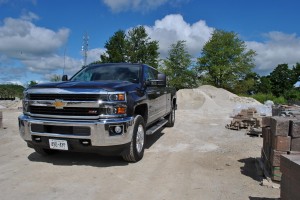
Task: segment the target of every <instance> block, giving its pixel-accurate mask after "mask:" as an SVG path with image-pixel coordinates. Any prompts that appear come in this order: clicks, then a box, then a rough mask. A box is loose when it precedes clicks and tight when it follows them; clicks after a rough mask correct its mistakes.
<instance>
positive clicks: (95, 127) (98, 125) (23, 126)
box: [19, 115, 134, 147]
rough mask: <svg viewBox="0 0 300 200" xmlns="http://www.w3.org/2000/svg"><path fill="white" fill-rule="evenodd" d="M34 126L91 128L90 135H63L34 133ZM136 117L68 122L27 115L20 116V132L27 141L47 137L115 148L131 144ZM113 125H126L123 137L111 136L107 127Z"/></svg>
mask: <svg viewBox="0 0 300 200" xmlns="http://www.w3.org/2000/svg"><path fill="white" fill-rule="evenodd" d="M32 124H38V125H50V126H69V127H70V126H71V127H76V126H77V127H78V126H80V127H83V126H84V127H89V128H90V135H88V136H81V135H72V134H61V133H47V132H43V133H41V132H33V131H32V130H31V125H32ZM133 124H134V117H125V118H118V119H117V118H115V119H101V120H67V119H59V120H57V119H36V118H32V117H29V116H27V115H20V116H19V132H20V135H21V137H22V138H23V139H24V140H25V141H32V136H41V137H43V136H45V137H51V138H65V139H68V138H70V139H87V140H90V141H91V146H99V147H100V146H113V145H122V144H127V143H129V142H131V139H132V133H133ZM111 125H124V126H126V131H123V133H122V134H121V135H110V134H109V130H108V128H107V127H109V126H111Z"/></svg>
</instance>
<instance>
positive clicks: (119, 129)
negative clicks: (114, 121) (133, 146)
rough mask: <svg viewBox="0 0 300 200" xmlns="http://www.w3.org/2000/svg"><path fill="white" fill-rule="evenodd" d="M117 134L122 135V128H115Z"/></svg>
mask: <svg viewBox="0 0 300 200" xmlns="http://www.w3.org/2000/svg"><path fill="white" fill-rule="evenodd" d="M115 133H116V134H120V133H122V127H120V126H116V127H115Z"/></svg>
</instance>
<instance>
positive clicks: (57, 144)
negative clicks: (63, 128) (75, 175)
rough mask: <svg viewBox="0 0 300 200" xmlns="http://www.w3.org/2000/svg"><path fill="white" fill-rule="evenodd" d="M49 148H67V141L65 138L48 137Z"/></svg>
mask: <svg viewBox="0 0 300 200" xmlns="http://www.w3.org/2000/svg"><path fill="white" fill-rule="evenodd" d="M49 145H50V149H58V150H68V142H67V141H66V140H54V139H49Z"/></svg>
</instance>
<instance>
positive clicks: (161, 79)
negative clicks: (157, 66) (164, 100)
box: [157, 73, 167, 87]
mask: <svg viewBox="0 0 300 200" xmlns="http://www.w3.org/2000/svg"><path fill="white" fill-rule="evenodd" d="M157 78H158V81H159V85H160V86H163V87H166V85H167V76H166V75H165V74H161V73H159V74H158V77H157Z"/></svg>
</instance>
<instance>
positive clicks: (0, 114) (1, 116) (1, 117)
mask: <svg viewBox="0 0 300 200" xmlns="http://www.w3.org/2000/svg"><path fill="white" fill-rule="evenodd" d="M2 120H3V115H2V111H0V128H3V123H2Z"/></svg>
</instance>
